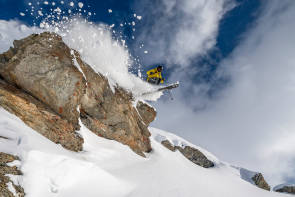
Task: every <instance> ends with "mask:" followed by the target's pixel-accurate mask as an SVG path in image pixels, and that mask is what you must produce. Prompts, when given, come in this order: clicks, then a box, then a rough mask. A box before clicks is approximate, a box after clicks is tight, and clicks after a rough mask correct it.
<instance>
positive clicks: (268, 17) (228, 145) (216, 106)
mask: <svg viewBox="0 0 295 197" xmlns="http://www.w3.org/2000/svg"><path fill="white" fill-rule="evenodd" d="M294 19H295V2H294V1H292V0H286V1H267V2H265V3H264V9H263V11H262V13H261V16H260V17H259V19H258V21H257V25H256V26H255V27H253V28H252V30H250V31H249V32H248V33H247V34H246V35H245V36H244V39H245V40H244V41H243V42H241V44H240V45H239V46H238V47H237V49H236V50H235V51H234V52H233V54H232V55H231V57H229V58H227V59H226V60H224V61H223V62H222V66H221V67H220V70H219V72H218V73H219V76H216V77H222V76H227V77H230V79H231V81H230V84H229V86H228V88H226V89H225V90H224V91H223V92H222V94H221V95H220V97H219V98H217V99H215V100H211V101H209V100H203V101H201V102H208V103H209V105H207V106H209V107H207V108H205V109H203V110H200V111H197V112H195V111H193V110H192V108H193V105H192V104H189V105H188V104H187V103H186V102H183V100H181V99H182V96H181V91H179V92H176V95H175V96H176V100H175V101H174V102H162V103H158V104H156V105H157V109H158V118H157V120H158V121H156V122H155V123H154V126H157V127H160V128H164V129H167V130H170V131H174V132H176V133H177V134H179V135H181V136H184V137H185V138H187V139H190V140H191V141H193V142H195V143H197V144H200V145H202V146H203V147H205V148H207V149H209V150H210V151H212V152H213V153H215V154H216V155H217V156H219V157H220V158H221V159H224V160H226V161H229V162H233V163H235V164H237V165H241V166H245V167H248V168H250V169H253V170H259V171H262V172H264V173H266V175H267V178H268V180H269V181H271V183H279V182H281V181H284V180H287V178H288V179H291V178H290V175H292V174H293V175H294V174H295V173H294V172H295V169H294V161H295V153H294V151H293V150H294V145H293V144H294V143H290V142H294V141H295V138H294V137H295V136H294V134H293V133H294V130H295V123H294V117H295V107H294V100H295V58H294V51H295V44H294V43H295V37H294V35H295V25H294ZM181 49H182V48H181V47H180V48H179V50H181ZM202 49H203V50H205V49H206V48H202ZM185 54H187V53H185ZM176 57H177V56H176ZM192 86H193V85H192ZM193 87H194V86H193ZM195 89H196V90H195V93H196V94H194V93H192V94H191V97H192V98H196V102H200V101H199V100H198V98H199V96H198V90H200V88H199V87H197V86H195ZM192 100H193V99H192ZM294 176H295V175H294ZM294 176H293V177H294ZM291 177H292V176H291Z"/></svg>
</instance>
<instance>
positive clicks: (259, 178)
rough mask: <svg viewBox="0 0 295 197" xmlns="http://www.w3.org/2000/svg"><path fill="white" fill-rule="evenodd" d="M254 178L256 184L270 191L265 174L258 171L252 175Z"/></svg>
mask: <svg viewBox="0 0 295 197" xmlns="http://www.w3.org/2000/svg"><path fill="white" fill-rule="evenodd" d="M252 180H253V181H254V184H255V185H256V186H257V187H259V188H261V189H265V190H268V191H270V186H269V185H268V184H267V182H266V181H265V179H264V177H263V175H262V174H261V173H257V174H255V175H254V176H253V177H252Z"/></svg>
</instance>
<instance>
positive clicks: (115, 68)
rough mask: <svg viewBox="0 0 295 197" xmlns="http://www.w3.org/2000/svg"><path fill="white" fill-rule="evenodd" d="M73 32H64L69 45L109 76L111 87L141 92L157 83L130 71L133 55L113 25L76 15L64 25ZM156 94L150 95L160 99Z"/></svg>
mask: <svg viewBox="0 0 295 197" xmlns="http://www.w3.org/2000/svg"><path fill="white" fill-rule="evenodd" d="M64 27H66V28H65V29H67V31H69V32H70V33H65V34H63V33H61V35H63V39H64V41H65V42H66V43H67V44H68V46H69V47H71V48H73V49H76V50H77V51H79V53H80V54H81V57H82V59H83V60H84V61H85V62H87V63H88V64H89V65H91V66H92V68H93V69H94V70H95V71H96V72H99V73H101V74H103V75H104V76H106V77H107V78H108V79H109V82H110V85H111V87H115V86H116V85H117V84H118V85H120V86H121V87H123V88H125V89H127V90H129V91H131V92H133V93H134V94H135V95H138V96H139V95H141V94H142V93H144V92H146V91H152V90H154V87H153V86H151V85H149V84H148V83H146V82H144V81H142V79H140V78H138V77H136V76H135V75H133V74H131V73H129V72H128V68H129V67H131V66H132V57H131V56H130V54H129V51H128V48H127V46H125V44H124V42H123V41H122V40H118V39H114V38H113V37H112V33H111V31H110V27H109V26H107V25H104V24H99V25H95V24H89V23H88V22H85V21H83V20H81V19H74V20H73V22H72V23H70V24H67V25H65V26H64ZM67 31H66V32H67ZM158 96H160V95H153V97H150V98H148V99H152V100H154V99H157V98H158Z"/></svg>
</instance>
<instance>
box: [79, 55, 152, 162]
mask: <svg viewBox="0 0 295 197" xmlns="http://www.w3.org/2000/svg"><path fill="white" fill-rule="evenodd" d="M75 55H76V59H77V62H78V63H79V65H80V67H81V68H82V70H83V72H84V74H85V76H86V81H87V89H86V94H85V95H84V96H83V97H82V101H81V109H80V112H81V120H82V122H83V124H84V125H86V127H87V128H88V129H90V130H91V131H93V132H94V133H95V134H97V135H98V136H102V137H105V138H107V139H113V140H116V141H119V142H121V143H123V144H126V145H128V146H129V147H130V148H131V149H132V150H133V151H135V152H136V153H137V154H139V155H142V156H144V154H143V152H150V151H151V144H150V140H149V136H150V132H149V131H148V128H147V127H148V124H149V123H150V121H151V120H153V119H154V118H155V113H151V112H150V111H151V109H150V107H149V106H145V104H143V103H141V104H140V113H141V115H142V116H141V115H140V114H139V112H138V111H137V110H136V109H135V108H134V107H133V105H132V94H131V93H128V92H126V91H125V90H123V89H122V88H119V87H117V88H115V92H112V90H111V88H110V86H109V83H108V80H107V79H106V78H105V77H103V76H102V75H100V74H97V73H96V72H94V71H93V69H92V68H91V67H90V66H89V65H87V64H85V63H84V62H82V60H81V59H80V57H79V54H78V53H75ZM145 109H146V112H145Z"/></svg>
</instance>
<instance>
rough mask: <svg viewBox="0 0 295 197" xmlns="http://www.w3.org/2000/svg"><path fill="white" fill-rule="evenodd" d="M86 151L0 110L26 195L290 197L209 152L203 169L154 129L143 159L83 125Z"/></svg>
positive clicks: (1, 129)
mask: <svg viewBox="0 0 295 197" xmlns="http://www.w3.org/2000/svg"><path fill="white" fill-rule="evenodd" d="M80 125H81V129H80V131H79V133H80V134H81V135H82V136H83V138H84V140H85V143H84V145H83V150H84V151H83V152H79V153H76V152H71V151H68V150H66V149H64V148H62V146H61V145H56V144H55V143H53V142H51V141H49V140H48V139H47V138H45V137H43V136H41V135H40V134H38V133H37V132H35V131H34V130H32V129H31V128H29V127H28V126H26V125H25V124H24V123H23V122H22V121H21V120H20V119H18V118H17V117H15V116H13V115H11V114H9V113H8V112H6V111H5V110H3V109H0V136H2V137H5V138H7V139H5V138H0V142H1V143H0V150H1V151H2V152H6V153H10V154H17V155H18V156H19V157H20V160H21V162H19V163H16V165H19V166H20V169H21V171H22V172H23V173H24V175H23V176H11V177H12V180H14V182H15V184H18V183H19V184H21V185H22V186H23V187H24V190H25V192H26V196H29V197H39V196H43V197H53V196H62V197H67V196H71V197H73V196H88V197H92V196H130V197H132V196H170V197H173V196H188V197H189V196H202V197H206V196H208V197H214V196H218V197H219V196H233V197H237V196H241V197H242V196H245V197H246V196H247V197H248V196H251V197H256V196H257V197H264V196H268V197H270V196H286V195H284V194H279V193H274V192H268V191H265V190H262V189H259V188H257V187H255V186H253V185H251V184H250V183H248V182H246V181H244V180H242V179H241V178H240V173H239V170H238V169H236V168H233V167H231V166H230V165H229V164H226V163H223V162H221V161H219V160H218V159H217V158H215V157H214V156H213V155H211V154H210V153H208V152H206V151H205V150H202V149H200V148H199V147H198V148H199V150H201V151H202V152H203V153H204V154H205V155H206V156H207V157H208V158H209V159H211V160H212V161H214V163H215V167H214V168H209V169H206V168H202V167H199V166H197V165H195V164H193V163H192V162H190V161H189V160H187V159H186V158H185V157H184V156H183V155H182V154H181V153H180V152H178V151H176V152H172V151H170V150H168V149H166V148H165V147H164V146H162V145H161V143H159V139H160V138H168V139H170V140H172V141H173V142H174V143H179V144H181V143H182V144H183V143H185V144H188V145H191V144H189V143H188V142H186V141H185V140H183V139H181V138H179V137H177V136H175V135H173V134H170V133H168V132H165V131H161V130H159V129H155V128H150V131H151V133H152V137H151V143H152V147H153V151H152V152H151V153H149V154H147V158H142V157H139V156H138V155H137V154H135V153H134V152H133V151H131V150H130V149H129V148H128V147H127V146H125V145H122V144H120V143H118V142H116V141H112V140H107V139H104V138H100V137H97V136H96V135H95V134H93V133H92V132H91V131H89V130H88V129H87V128H85V127H84V126H83V125H82V124H80ZM37 185H38V186H37Z"/></svg>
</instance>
